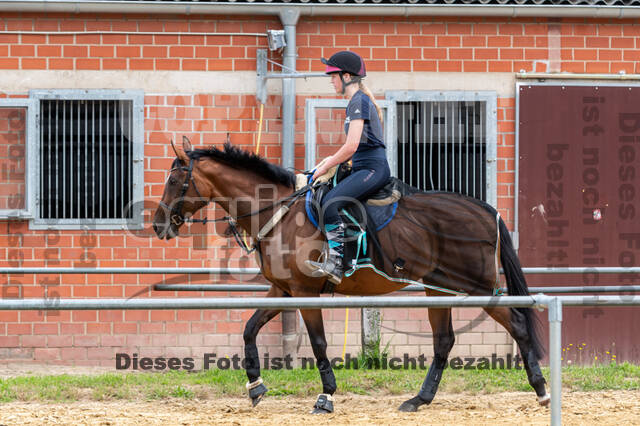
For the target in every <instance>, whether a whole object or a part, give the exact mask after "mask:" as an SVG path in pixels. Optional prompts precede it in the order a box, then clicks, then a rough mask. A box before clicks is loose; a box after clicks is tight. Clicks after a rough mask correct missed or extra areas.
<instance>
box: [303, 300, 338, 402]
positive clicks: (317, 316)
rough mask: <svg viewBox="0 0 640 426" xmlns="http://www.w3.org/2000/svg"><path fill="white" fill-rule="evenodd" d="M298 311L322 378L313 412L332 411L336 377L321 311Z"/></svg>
mask: <svg viewBox="0 0 640 426" xmlns="http://www.w3.org/2000/svg"><path fill="white" fill-rule="evenodd" d="M300 313H301V314H302V318H303V319H304V324H305V325H306V327H307V332H308V333H309V340H310V341H311V348H312V349H313V355H314V356H315V357H316V365H317V366H318V371H319V372H320V379H321V380H322V393H321V394H320V395H318V400H317V401H316V403H315V405H314V406H313V411H312V413H313V414H326V413H333V393H334V392H335V391H336V388H337V386H336V377H335V376H334V375H333V369H332V368H331V363H330V362H329V358H327V338H326V337H325V334H324V324H323V322H322V311H321V310H320V309H301V310H300Z"/></svg>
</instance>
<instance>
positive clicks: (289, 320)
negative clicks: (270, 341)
mask: <svg viewBox="0 0 640 426" xmlns="http://www.w3.org/2000/svg"><path fill="white" fill-rule="evenodd" d="M296 312H297V311H295V310H293V311H292V310H286V311H282V356H283V357H285V358H286V357H287V356H289V357H290V358H291V359H292V365H293V366H294V367H296V366H297V365H298V364H297V360H298V333H297V331H296Z"/></svg>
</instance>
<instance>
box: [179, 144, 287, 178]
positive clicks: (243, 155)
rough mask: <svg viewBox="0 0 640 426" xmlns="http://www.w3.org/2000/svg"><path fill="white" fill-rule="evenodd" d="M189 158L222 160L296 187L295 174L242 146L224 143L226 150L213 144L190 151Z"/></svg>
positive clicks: (234, 166)
mask: <svg viewBox="0 0 640 426" xmlns="http://www.w3.org/2000/svg"><path fill="white" fill-rule="evenodd" d="M188 155H189V158H193V159H194V160H198V159H200V158H213V159H214V160H217V161H221V162H223V163H225V164H227V165H229V166H231V167H233V168H235V169H242V170H248V171H251V172H254V173H256V174H258V175H260V176H262V177H263V178H265V179H267V180H270V181H272V182H274V183H278V184H281V185H285V186H287V187H289V188H294V187H295V181H296V177H295V175H294V174H293V173H292V172H290V171H288V170H286V169H284V168H283V167H280V166H277V165H275V164H271V163H269V162H268V161H267V160H265V159H264V158H262V157H260V156H259V155H257V154H254V153H252V152H248V151H245V150H244V149H242V148H239V147H236V146H233V145H231V144H230V143H225V144H224V150H221V149H218V148H216V147H215V146H212V147H211V148H209V149H194V150H192V151H189V152H188Z"/></svg>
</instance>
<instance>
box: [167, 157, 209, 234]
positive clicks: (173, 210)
mask: <svg viewBox="0 0 640 426" xmlns="http://www.w3.org/2000/svg"><path fill="white" fill-rule="evenodd" d="M194 161H195V160H194V159H193V158H191V159H189V167H186V166H179V167H174V168H172V169H171V170H169V173H173V172H174V171H176V170H182V171H185V172H187V178H186V179H185V181H184V183H183V184H182V190H181V192H180V196H179V197H178V202H177V203H175V204H173V206H172V207H169V206H168V205H167V204H165V203H164V202H163V201H160V205H161V206H162V207H163V208H164V209H166V210H167V211H169V212H170V213H169V219H170V220H171V223H173V224H174V225H175V226H178V227H179V226H181V225H182V224H183V223H185V222H186V220H185V218H184V215H183V214H182V207H183V204H184V196H185V195H186V194H187V191H188V190H189V185H190V184H191V182H193V188H194V189H195V190H196V194H198V197H200V199H203V197H202V195H201V194H200V191H198V186H197V185H196V181H195V179H194V178H193V162H194ZM207 204H209V200H207V202H206V203H205V205H207ZM205 220H206V219H205ZM191 221H195V219H194V220H191ZM205 223H206V222H205Z"/></svg>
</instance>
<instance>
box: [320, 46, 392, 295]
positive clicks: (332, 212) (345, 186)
mask: <svg viewBox="0 0 640 426" xmlns="http://www.w3.org/2000/svg"><path fill="white" fill-rule="evenodd" d="M321 61H322V63H323V64H325V65H326V70H325V73H326V74H328V75H330V76H331V83H332V84H333V87H334V89H335V90H336V93H339V94H342V95H345V96H346V97H347V98H348V99H349V104H348V105H347V110H346V119H345V123H344V129H345V133H346V134H347V140H346V142H345V144H344V145H343V146H342V147H340V149H339V150H338V151H337V152H336V153H335V154H333V155H332V156H330V157H328V158H327V159H326V160H325V161H323V162H322V163H320V165H318V167H317V169H316V170H315V173H314V174H313V178H312V180H315V179H316V178H317V177H319V176H322V175H323V174H325V173H326V172H327V171H328V170H329V169H331V168H332V167H333V166H335V165H338V164H340V163H343V162H345V161H348V160H349V159H351V160H352V173H351V174H350V175H349V176H348V177H346V178H345V179H344V180H342V181H341V182H340V183H339V184H337V185H336V186H335V187H334V188H333V189H332V190H331V191H329V192H328V193H327V195H326V196H325V197H324V198H323V200H322V207H323V208H322V212H323V213H322V222H321V223H324V232H325V235H326V237H327V242H328V247H329V250H328V253H327V255H326V256H325V259H324V262H323V263H321V262H312V261H307V263H308V264H309V265H310V266H311V267H312V268H313V269H314V271H313V273H312V276H328V278H329V280H330V281H332V282H333V283H335V284H339V283H340V281H341V280H342V272H343V271H342V257H343V253H344V232H345V225H344V223H343V222H342V218H341V216H340V213H339V212H340V210H342V209H343V208H344V207H345V206H346V205H347V204H349V202H352V201H353V199H357V200H364V199H366V198H367V197H368V196H369V195H371V194H373V193H375V192H376V191H377V190H379V189H380V188H382V187H383V186H384V185H385V184H386V183H387V181H388V180H389V176H390V171H389V164H388V162H387V156H386V153H385V144H384V140H383V136H382V110H381V109H380V107H379V106H378V104H377V103H376V101H375V99H374V97H373V94H372V93H371V91H370V90H369V89H368V88H367V87H366V86H365V85H364V84H363V83H362V78H363V77H364V76H365V75H367V73H366V70H365V66H364V61H363V60H362V57H360V55H358V54H357V53H354V52H350V51H341V52H338V53H336V54H334V55H332V56H331V57H330V58H329V60H326V59H324V58H322V59H321Z"/></svg>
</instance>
